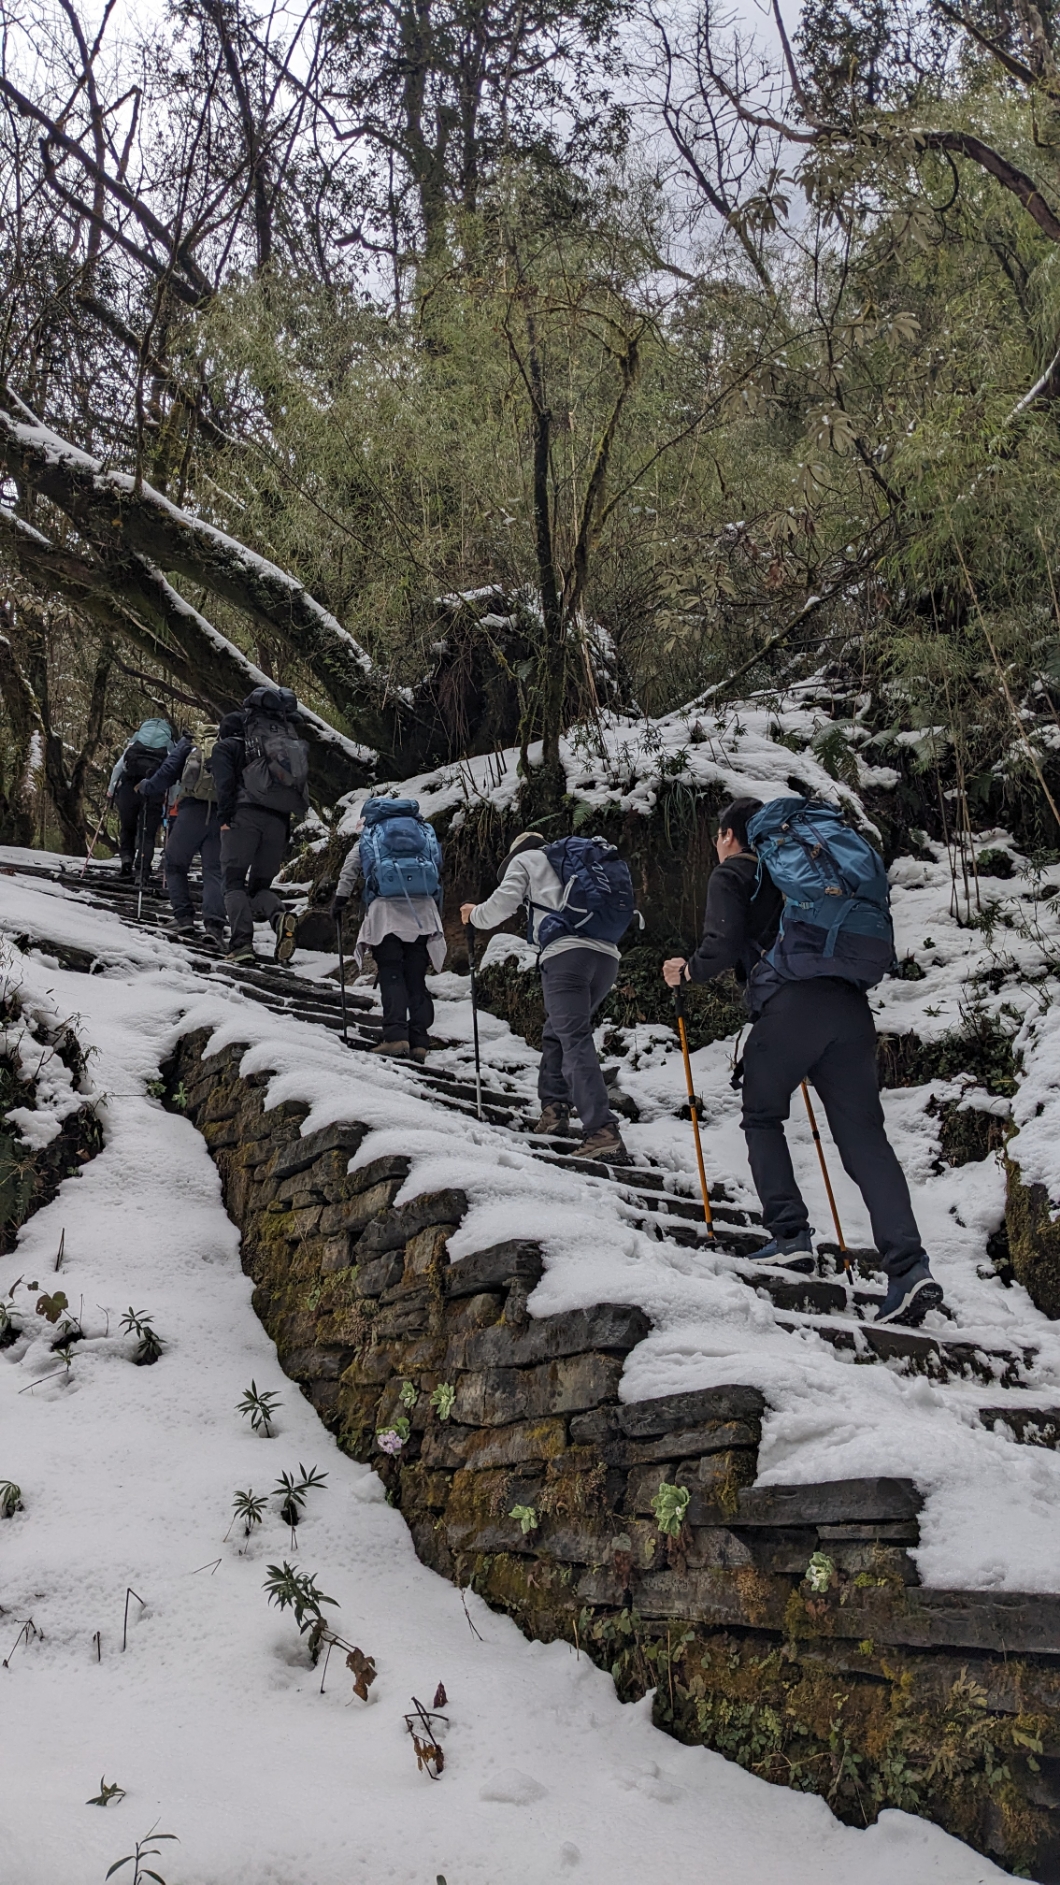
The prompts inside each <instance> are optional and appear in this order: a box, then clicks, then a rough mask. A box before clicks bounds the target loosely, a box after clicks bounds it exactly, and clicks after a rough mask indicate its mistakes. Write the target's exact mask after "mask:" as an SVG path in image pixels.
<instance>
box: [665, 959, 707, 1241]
mask: <svg viewBox="0 0 1060 1885" xmlns="http://www.w3.org/2000/svg"><path fill="white" fill-rule="evenodd" d="M674 1007H675V1008H676V1010H677V1032H678V1034H679V1035H680V1037H681V1057H682V1059H683V1061H684V1063H685V1085H686V1086H687V1088H688V1110H689V1112H690V1113H691V1115H692V1131H693V1134H694V1135H695V1141H696V1164H697V1165H698V1166H699V1188H700V1190H701V1191H702V1193H703V1217H704V1219H705V1221H706V1226H707V1229H708V1231H709V1232H710V1235H711V1238H712V1239H713V1236H714V1214H713V1212H712V1211H711V1208H710V1192H709V1191H708V1190H707V1173H706V1168H705V1166H704V1164H703V1142H702V1140H701V1139H700V1136H699V1101H698V1100H697V1098H696V1088H695V1082H694V1081H693V1079H692V1061H691V1059H690V1057H689V1052H688V1031H687V1029H686V1028H685V998H684V995H683V994H682V992H681V987H680V984H678V986H677V987H676V988H675V989H674Z"/></svg>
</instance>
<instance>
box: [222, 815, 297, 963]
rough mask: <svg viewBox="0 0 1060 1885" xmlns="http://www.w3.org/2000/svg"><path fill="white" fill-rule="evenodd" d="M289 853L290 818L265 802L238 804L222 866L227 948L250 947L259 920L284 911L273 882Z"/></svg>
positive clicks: (224, 842) (225, 839) (225, 837)
mask: <svg viewBox="0 0 1060 1885" xmlns="http://www.w3.org/2000/svg"><path fill="white" fill-rule="evenodd" d="M286 852H287V819H286V817H284V816H283V815H282V814H281V813H279V812H267V811H266V810H265V809H264V807H263V806H261V805H239V806H237V807H236V811H235V814H234V816H233V819H232V823H231V824H230V825H229V827H228V830H227V831H222V833H221V869H222V870H223V872H224V880H225V909H226V910H227V912H228V923H229V929H230V932H231V933H230V935H229V938H228V948H229V951H230V952H231V951H232V950H235V949H245V948H246V947H247V945H248V943H252V942H253V941H254V918H255V917H257V918H258V920H259V921H260V922H263V923H264V922H269V923H272V924H273V928H275V921H274V919H275V918H276V917H277V916H279V915H281V914H282V911H283V904H282V903H281V901H280V899H279V897H278V896H277V895H276V892H275V891H274V890H273V888H272V880H273V878H274V877H275V875H276V872H277V871H278V870H279V868H280V865H281V864H282V863H283V860H284V857H285V855H286Z"/></svg>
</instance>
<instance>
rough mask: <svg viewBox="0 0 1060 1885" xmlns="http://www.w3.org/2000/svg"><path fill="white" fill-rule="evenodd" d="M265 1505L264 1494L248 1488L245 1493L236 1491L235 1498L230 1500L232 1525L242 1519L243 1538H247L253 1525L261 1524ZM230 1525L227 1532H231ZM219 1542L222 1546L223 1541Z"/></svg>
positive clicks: (226, 1535) (226, 1534)
mask: <svg viewBox="0 0 1060 1885" xmlns="http://www.w3.org/2000/svg"><path fill="white" fill-rule="evenodd" d="M267 1503H268V1501H267V1500H266V1498H265V1495H264V1493H257V1492H254V1491H253V1490H252V1489H251V1488H249V1487H248V1489H247V1491H246V1492H238V1491H237V1493H236V1496H235V1498H234V1499H233V1500H232V1525H234V1524H235V1523H236V1521H237V1519H242V1521H243V1536H244V1538H249V1537H250V1534H251V1532H252V1531H253V1530H254V1527H255V1525H260V1524H261V1521H262V1519H263V1518H264V1516H265V1507H266V1504H267ZM232 1525H230V1526H229V1527H228V1532H230V1531H231V1529H232ZM228 1532H226V1533H225V1538H227V1537H228ZM221 1542H222V1544H223V1543H224V1539H222V1540H221Z"/></svg>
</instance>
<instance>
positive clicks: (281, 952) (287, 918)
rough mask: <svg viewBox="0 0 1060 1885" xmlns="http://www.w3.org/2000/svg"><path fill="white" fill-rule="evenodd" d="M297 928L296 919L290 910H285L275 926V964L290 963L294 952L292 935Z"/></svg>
mask: <svg viewBox="0 0 1060 1885" xmlns="http://www.w3.org/2000/svg"><path fill="white" fill-rule="evenodd" d="M297 928H298V918H297V917H296V916H295V915H293V914H292V912H291V911H290V910H286V911H285V912H284V914H283V915H282V916H281V917H280V920H279V922H278V923H277V925H276V948H275V951H274V960H275V961H276V962H290V960H291V957H292V956H293V955H294V952H295V940H294V933H295V930H296V929H297Z"/></svg>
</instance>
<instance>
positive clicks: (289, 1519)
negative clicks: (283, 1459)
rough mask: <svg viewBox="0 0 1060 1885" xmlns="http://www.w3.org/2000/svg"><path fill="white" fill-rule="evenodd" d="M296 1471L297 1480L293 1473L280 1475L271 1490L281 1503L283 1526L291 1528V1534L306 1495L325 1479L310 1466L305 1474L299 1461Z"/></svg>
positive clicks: (324, 1475) (298, 1519)
mask: <svg viewBox="0 0 1060 1885" xmlns="http://www.w3.org/2000/svg"><path fill="white" fill-rule="evenodd" d="M298 1471H299V1474H300V1475H301V1477H300V1478H298V1479H296V1478H295V1476H294V1474H293V1473H281V1474H280V1477H279V1479H278V1480H277V1482H276V1484H275V1486H274V1487H273V1489H272V1491H273V1497H274V1498H277V1499H280V1500H282V1502H283V1503H282V1504H281V1506H280V1517H281V1518H282V1520H283V1522H284V1524H285V1525H289V1526H290V1527H291V1531H292V1532H294V1530H295V1528H296V1526H297V1525H298V1524H299V1522H300V1520H301V1517H302V1513H303V1511H304V1510H305V1496H306V1493H307V1492H311V1491H312V1490H313V1488H314V1486H322V1485H323V1484H324V1482H325V1480H326V1479H327V1474H326V1473H322V1472H320V1471H319V1469H318V1468H317V1467H316V1466H311V1467H310V1468H309V1471H308V1472H307V1471H306V1469H305V1467H304V1466H303V1465H302V1463H301V1461H299V1464H298Z"/></svg>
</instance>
